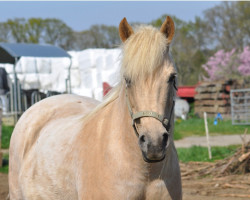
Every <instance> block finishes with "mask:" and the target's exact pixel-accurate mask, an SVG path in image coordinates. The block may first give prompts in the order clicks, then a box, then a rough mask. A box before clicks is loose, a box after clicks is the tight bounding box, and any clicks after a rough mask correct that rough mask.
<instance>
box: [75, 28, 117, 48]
mask: <svg viewBox="0 0 250 200" xmlns="http://www.w3.org/2000/svg"><path fill="white" fill-rule="evenodd" d="M74 35H75V39H76V41H77V42H76V43H75V46H74V48H75V49H79V50H82V49H86V48H115V47H117V46H118V44H119V43H120V38H119V33H118V28H117V27H115V26H105V25H94V26H91V28H90V29H89V30H86V31H82V32H78V33H74Z"/></svg>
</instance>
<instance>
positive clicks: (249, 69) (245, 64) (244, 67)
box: [238, 47, 250, 76]
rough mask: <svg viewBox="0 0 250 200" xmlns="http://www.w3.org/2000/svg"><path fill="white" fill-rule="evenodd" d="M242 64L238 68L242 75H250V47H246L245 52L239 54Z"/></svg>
mask: <svg viewBox="0 0 250 200" xmlns="http://www.w3.org/2000/svg"><path fill="white" fill-rule="evenodd" d="M239 58H240V66H239V67H238V70H239V72H240V74H241V75H242V76H250V48H249V47H245V48H244V50H243V52H242V53H241V54H240V55H239Z"/></svg>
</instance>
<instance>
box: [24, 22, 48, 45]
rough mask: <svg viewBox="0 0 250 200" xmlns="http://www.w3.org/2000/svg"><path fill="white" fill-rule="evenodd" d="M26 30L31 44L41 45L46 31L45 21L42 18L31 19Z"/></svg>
mask: <svg viewBox="0 0 250 200" xmlns="http://www.w3.org/2000/svg"><path fill="white" fill-rule="evenodd" d="M25 30H26V33H27V36H26V37H27V41H28V42H29V43H40V42H41V39H42V34H43V30H44V21H43V20H42V19H41V18H30V19H29V20H28V21H27V22H26V23H25Z"/></svg>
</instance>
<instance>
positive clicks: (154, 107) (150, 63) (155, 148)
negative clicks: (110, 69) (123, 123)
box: [119, 17, 176, 162]
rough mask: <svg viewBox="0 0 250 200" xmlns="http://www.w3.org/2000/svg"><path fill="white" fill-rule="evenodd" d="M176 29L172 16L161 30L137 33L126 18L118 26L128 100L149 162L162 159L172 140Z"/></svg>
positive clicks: (145, 29) (137, 132)
mask: <svg viewBox="0 0 250 200" xmlns="http://www.w3.org/2000/svg"><path fill="white" fill-rule="evenodd" d="M174 29H175V28H174V22H173V20H172V19H171V18H170V17H167V18H166V20H165V22H164V23H163V24H162V26H161V28H160V30H157V29H156V28H153V27H151V26H144V27H139V28H138V30H137V31H134V30H133V29H132V27H131V26H130V25H129V24H128V22H127V20H126V18H124V19H123V20H122V21H121V23H120V26H119V34H120V38H121V40H122V41H123V44H122V51H123V57H122V62H121V63H122V64H121V65H122V66H121V76H122V77H123V85H124V91H125V98H126V103H127V107H128V110H129V113H130V117H131V118H132V126H133V128H134V131H135V133H136V134H137V136H138V143H139V146H140V149H141V151H142V155H143V158H144V160H145V161H146V162H158V161H161V160H163V159H164V158H165V154H166V150H167V147H168V146H169V143H170V140H171V139H172V133H171V132H172V131H171V130H172V129H171V124H172V123H173V114H174V111H173V110H174V96H175V90H176V85H175V78H176V70H175V67H174V64H173V61H172V59H171V55H170V53H169V46H170V43H171V41H172V39H173V36H174Z"/></svg>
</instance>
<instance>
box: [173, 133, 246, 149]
mask: <svg viewBox="0 0 250 200" xmlns="http://www.w3.org/2000/svg"><path fill="white" fill-rule="evenodd" d="M245 141H246V142H247V141H250V134H247V135H246V138H245ZM235 144H242V140H241V137H240V135H218V136H210V145H211V146H229V145H235ZM194 145H196V146H207V140H206V137H205V136H192V137H186V138H183V139H181V140H176V141H175V146H176V147H177V148H178V147H185V148H189V147H191V146H194Z"/></svg>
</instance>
